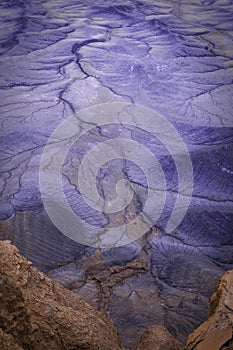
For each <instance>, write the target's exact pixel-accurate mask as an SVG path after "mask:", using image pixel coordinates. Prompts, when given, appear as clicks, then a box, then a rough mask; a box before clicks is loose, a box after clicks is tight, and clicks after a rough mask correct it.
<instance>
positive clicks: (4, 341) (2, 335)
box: [0, 328, 23, 350]
mask: <svg viewBox="0 0 233 350" xmlns="http://www.w3.org/2000/svg"><path fill="white" fill-rule="evenodd" d="M0 349H1V350H23V348H22V347H21V346H19V345H18V344H17V343H16V341H15V339H14V338H13V336H12V335H11V334H8V333H6V332H4V331H3V330H2V329H1V328H0Z"/></svg>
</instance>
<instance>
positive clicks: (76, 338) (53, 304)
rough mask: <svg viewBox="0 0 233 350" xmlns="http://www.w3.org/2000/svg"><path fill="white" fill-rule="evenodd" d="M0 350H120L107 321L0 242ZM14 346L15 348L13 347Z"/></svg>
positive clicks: (5, 243) (115, 336)
mask: <svg viewBox="0 0 233 350" xmlns="http://www.w3.org/2000/svg"><path fill="white" fill-rule="evenodd" d="M0 329H1V331H0V342H1V343H0V348H1V349H3V350H7V349H9V350H11V349H15V350H16V349H18V350H19V349H21V348H26V349H33V350H42V349H43V350H46V349H49V350H53V349H54V350H55V349H56V350H59V349H70V350H71V349H72V350H75V349H82V350H85V349H86V350H87V349H89V350H120V349H122V347H121V344H120V340H119V337H118V334H117V331H116V330H115V328H114V327H113V325H112V323H111V321H110V320H108V319H107V318H106V317H105V316H103V315H102V314H101V313H100V312H98V311H96V310H94V309H93V308H92V307H91V306H89V305H88V304H87V303H86V302H84V301H83V300H82V299H81V298H80V297H79V296H78V295H77V294H75V293H73V292H71V291H69V290H66V289H65V288H63V287H62V286H61V285H59V284H58V283H55V282H53V281H52V280H50V279H49V278H48V277H46V276H45V275H44V274H43V273H41V272H39V271H38V270H36V269H35V268H33V267H32V266H31V263H30V262H28V261H27V260H26V259H25V258H23V257H22V256H21V255H20V254H19V252H18V250H17V249H16V248H15V247H14V246H13V245H11V244H10V242H9V241H2V242H0ZM14 343H15V348H14V347H12V346H14V345H12V344H14Z"/></svg>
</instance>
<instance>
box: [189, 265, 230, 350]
mask: <svg viewBox="0 0 233 350" xmlns="http://www.w3.org/2000/svg"><path fill="white" fill-rule="evenodd" d="M232 349H233V270H231V271H228V272H226V273H225V274H224V275H223V277H222V278H221V279H220V282H219V284H218V286H217V288H216V291H215V292H214V294H213V295H212V297H211V298H210V313H209V318H208V320H207V321H206V322H204V323H203V324H202V325H201V326H200V327H199V328H197V329H196V330H195V331H194V332H193V333H192V334H190V336H189V337H188V341H187V344H186V347H185V350H232Z"/></svg>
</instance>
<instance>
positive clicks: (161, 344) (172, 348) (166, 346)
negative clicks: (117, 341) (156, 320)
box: [135, 325, 183, 350]
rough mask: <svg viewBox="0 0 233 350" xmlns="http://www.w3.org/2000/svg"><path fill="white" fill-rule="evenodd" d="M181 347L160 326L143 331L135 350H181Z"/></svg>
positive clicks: (153, 326)
mask: <svg viewBox="0 0 233 350" xmlns="http://www.w3.org/2000/svg"><path fill="white" fill-rule="evenodd" d="M182 348H183V346H182V345H181V344H179V343H178V341H177V340H176V339H175V338H174V337H173V336H172V335H171V334H170V333H169V332H168V330H167V329H165V328H164V327H162V326H159V325H152V326H150V327H148V328H146V329H145V330H144V332H143V333H142V335H141V337H140V339H139V341H138V343H137V345H136V348H135V350H181V349H182Z"/></svg>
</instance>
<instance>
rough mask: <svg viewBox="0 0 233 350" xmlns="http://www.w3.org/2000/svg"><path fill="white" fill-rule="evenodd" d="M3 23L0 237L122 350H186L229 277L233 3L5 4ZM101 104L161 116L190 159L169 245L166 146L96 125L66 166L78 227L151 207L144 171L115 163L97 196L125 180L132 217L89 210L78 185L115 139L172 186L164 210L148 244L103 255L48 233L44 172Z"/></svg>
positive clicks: (171, 170) (232, 249) (134, 132)
mask: <svg viewBox="0 0 233 350" xmlns="http://www.w3.org/2000/svg"><path fill="white" fill-rule="evenodd" d="M0 17H1V25H0V39H1V48H0V50H1V51H0V52H1V58H0V64H1V66H0V72H1V80H0V88H1V99H0V104H1V106H0V107H1V119H0V120H1V137H0V156H1V179H0V181H1V182H0V186H1V187H0V190H1V204H0V205H1V207H0V215H1V233H0V237H1V239H11V240H12V242H13V243H14V244H15V245H16V246H17V247H19V249H20V251H21V252H22V254H23V255H24V256H26V257H27V258H28V259H30V260H31V261H32V262H33V264H34V265H35V266H36V267H38V268H39V269H40V270H42V271H45V272H46V273H48V275H49V276H50V277H52V278H53V279H54V280H57V281H59V282H61V283H62V284H63V285H64V286H66V287H67V288H69V289H72V290H74V291H76V292H77V293H78V294H79V295H81V296H82V297H83V298H84V299H85V300H87V301H88V302H89V303H90V304H91V305H93V306H94V307H96V308H97V309H99V310H102V311H103V312H105V313H106V314H108V315H109V316H110V317H111V319H112V320H113V322H114V323H115V325H116V327H117V329H118V330H119V333H120V335H121V338H122V340H123V343H124V345H125V347H126V348H132V346H133V345H134V344H135V343H136V341H137V339H138V337H139V335H140V333H141V332H142V330H143V329H144V328H145V327H146V326H148V325H151V324H156V323H157V324H161V325H164V326H165V327H166V328H167V329H168V330H169V331H170V332H171V333H172V334H173V335H175V336H176V337H177V338H178V339H179V340H180V341H182V342H184V341H185V339H186V337H187V335H188V334H189V333H190V332H191V331H192V330H193V329H195V328H196V327H197V326H198V325H199V324H200V323H202V322H203V321H204V320H205V319H206V318H207V314H208V298H209V296H210V295H211V294H212V292H213V291H214V288H215V286H216V283H217V281H218V279H219V277H220V276H221V275H222V274H223V273H224V271H226V270H228V269H232V268H233V233H232V218H233V216H232V200H233V197H232V194H233V187H232V175H233V162H232V153H233V146H232V140H233V132H232V127H233V113H232V110H233V109H232V107H233V102H232V101H233V98H232V96H233V89H232V81H233V74H232V73H233V45H232V38H233V25H232V23H233V1H230V0H219V1H214V0H193V1H192V2H189V1H188V0H184V1H182V0H180V1H161V2H160V1H157V0H142V1H133V0H130V1H127V0H126V1H123V0H118V1H114V2H113V1H110V0H105V1H101V0H97V1H96V2H92V1H89V0H82V1H78V0H66V1H62V0H45V1H41V0H31V1H27V0H25V1H24V0H17V1H13V0H12V1H6V0H2V1H1V3H0ZM107 102H130V103H135V104H140V105H144V106H146V107H149V108H152V109H153V110H155V111H157V112H159V113H160V114H161V115H163V116H164V117H165V118H166V120H168V121H169V122H170V123H171V124H172V125H173V126H174V127H175V128H176V130H177V131H178V133H179V134H180V136H181V137H182V138H183V140H184V142H185V144H186V147H187V148H188V150H189V153H190V157H191V161H192V164H193V172H194V188H193V195H192V199H191V203H190V206H189V209H188V211H187V213H186V215H185V217H184V219H183V221H182V222H181V224H180V225H179V226H178V227H177V229H176V230H175V231H174V232H172V233H166V231H165V227H166V222H167V220H168V217H169V215H170V213H171V210H172V208H173V206H174V203H175V199H176V196H177V191H178V176H177V171H176V167H175V164H174V161H173V159H172V157H171V155H170V154H169V152H168V151H167V149H166V147H165V146H164V145H161V143H160V142H158V140H155V139H154V138H153V137H152V136H151V135H150V134H149V133H148V132H145V131H143V130H141V129H140V128H137V127H129V126H125V125H120V127H117V126H116V125H111V124H109V125H107V126H105V127H98V126H97V127H94V128H93V130H92V132H91V133H89V134H88V135H87V136H86V137H84V138H83V139H82V140H79V141H78V142H77V143H76V144H74V145H73V147H72V148H71V150H70V152H69V154H68V155H67V159H66V162H65V164H64V167H63V180H64V188H65V191H66V194H67V197H68V198H69V201H70V203H71V205H72V207H73V208H74V210H75V211H76V213H77V215H80V216H81V217H82V219H84V220H86V221H87V222H88V223H89V224H96V223H97V225H100V226H106V225H109V223H110V224H112V225H113V226H114V225H115V226H116V225H117V224H119V222H120V223H122V222H124V221H125V220H126V216H127V215H129V214H134V213H137V212H138V210H140V208H141V207H142V206H143V203H144V199H145V197H146V191H147V184H146V181H145V177H144V175H143V171H140V169H138V168H137V167H136V166H135V165H134V164H132V163H131V162H129V161H122V160H119V159H116V160H114V161H112V162H110V163H108V164H106V165H105V166H103V167H102V168H101V169H100V173H99V174H98V175H99V190H100V192H101V193H102V196H103V198H107V197H108V196H110V197H111V196H113V197H114V195H115V192H114V189H115V184H116V182H117V181H118V180H119V179H121V178H125V179H128V180H130V181H131V182H132V183H134V184H135V187H134V188H135V191H136V194H137V195H136V196H135V197H134V199H133V204H132V206H131V207H130V211H131V212H130V213H129V212H127V211H125V212H123V213H121V216H120V217H118V216H114V215H113V216H111V215H109V216H106V215H103V214H101V213H99V212H97V211H96V210H94V209H93V208H90V207H89V206H88V205H87V204H86V203H85V201H84V200H83V199H82V198H81V195H80V193H77V191H76V187H75V185H74V182H73V179H74V177H75V174H77V171H78V166H79V164H80V160H81V159H82V157H83V156H84V155H85V153H86V152H88V151H89V150H90V148H91V147H93V146H94V145H95V144H97V143H99V142H103V141H106V140H108V139H111V138H116V137H120V136H122V137H127V138H129V139H131V140H134V141H137V142H138V143H141V144H143V145H144V146H145V147H147V148H149V149H150V150H151V152H152V153H153V154H155V155H156V158H157V159H158V161H159V162H160V164H161V167H162V170H163V172H164V174H165V178H166V185H167V192H166V195H167V200H166V205H165V207H164V210H163V212H162V214H161V216H160V218H159V220H158V221H157V222H156V223H154V225H153V228H152V229H151V230H150V231H149V232H148V233H147V234H145V235H144V236H143V237H142V238H140V239H138V240H137V241H135V242H133V243H130V244H128V245H126V246H122V247H118V248H112V249H104V250H103V249H102V250H100V249H94V248H90V247H87V246H83V245H81V244H79V243H77V242H74V241H72V240H70V239H69V238H67V237H66V236H64V235H63V234H62V233H61V232H59V231H58V229H57V228H56V227H55V226H54V225H53V224H52V223H51V221H50V219H49V218H48V216H47V214H46V212H45V210H44V209H43V205H42V200H41V195H40V189H39V164H40V158H41V154H42V152H43V149H44V147H45V145H46V143H47V141H48V139H49V137H50V135H51V133H52V132H53V131H54V130H55V129H56V127H57V126H58V125H60V123H61V122H62V121H64V120H66V119H67V118H68V117H70V116H71V115H74V114H76V113H77V112H78V111H80V110H82V109H83V108H85V107H90V106H93V105H96V104H100V103H107ZM142 118H143V116H142ZM110 123H111V121H110ZM162 129H163V128H162V127H161V132H163V130H162ZM183 196H185V193H183ZM154 206H155V207H156V203H154Z"/></svg>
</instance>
